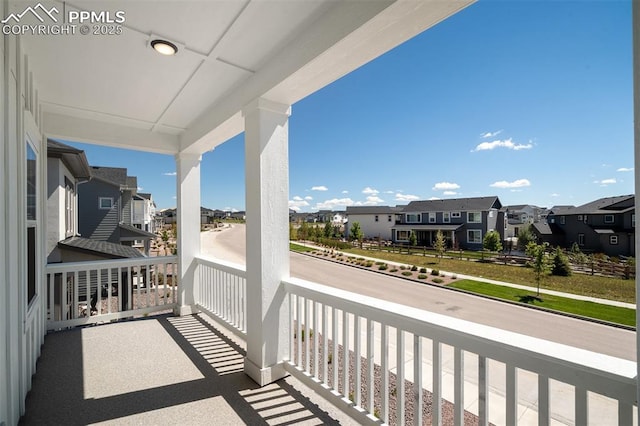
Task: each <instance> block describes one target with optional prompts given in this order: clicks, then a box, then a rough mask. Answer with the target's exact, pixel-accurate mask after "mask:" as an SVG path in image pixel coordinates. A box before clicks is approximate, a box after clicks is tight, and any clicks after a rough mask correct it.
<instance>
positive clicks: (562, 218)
mask: <svg viewBox="0 0 640 426" xmlns="http://www.w3.org/2000/svg"><path fill="white" fill-rule="evenodd" d="M560 224H561V225H564V224H565V218H564V216H560Z"/></svg>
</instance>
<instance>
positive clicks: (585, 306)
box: [290, 243, 636, 327]
mask: <svg viewBox="0 0 640 426" xmlns="http://www.w3.org/2000/svg"><path fill="white" fill-rule="evenodd" d="M290 249H291V250H292V251H297V252H302V253H305V254H309V255H312V256H315V257H318V258H320V259H325V260H329V261H333V262H337V263H342V264H345V265H348V266H354V267H359V268H362V269H370V270H372V271H375V272H379V273H384V274H388V275H392V276H396V277H398V278H404V279H408V280H412V281H416V282H421V283H425V284H431V285H438V286H444V287H449V288H452V289H456V290H461V291H464V292H468V293H473V294H477V295H482V296H486V297H491V298H494V299H500V300H504V301H507V302H510V303H517V304H519V305H522V306H527V307H535V308H538V309H545V310H549V311H556V312H560V313H564V314H569V315H576V316H579V317H585V318H591V319H595V320H597V321H603V322H606V323H612V324H620V325H624V326H627V327H634V326H635V316H636V311H635V310H634V309H630V308H625V307H619V306H611V305H605V304H601V303H596V302H593V301H585V300H578V299H574V298H571V297H561V296H557V295H550V294H540V295H536V294H535V292H531V291H527V290H523V289H519V288H514V287H508V286H502V285H498V284H493V283H488V282H484V281H474V280H469V279H458V277H457V275H456V274H443V273H441V272H440V271H439V270H438V269H436V268H435V267H434V265H435V266H438V265H437V264H436V263H435V262H428V263H427V264H428V265H429V266H430V268H429V269H428V268H426V266H420V265H421V263H422V264H423V265H425V259H424V257H422V258H416V257H415V256H406V255H405V256H403V257H400V258H399V256H400V255H397V254H396V255H394V256H393V257H394V259H388V261H391V262H393V263H391V264H387V263H386V262H385V260H387V259H379V260H378V259H376V260H372V259H371V258H370V257H364V256H358V255H359V254H360V253H361V252H360V251H358V253H355V254H354V253H350V254H346V253H344V252H342V251H337V250H331V249H318V248H317V247H309V246H303V245H300V244H295V243H291V244H290ZM370 254H371V253H367V255H370ZM376 254H378V253H376ZM381 254H382V253H381ZM381 257H382V256H381ZM385 257H386V256H385ZM430 260H432V259H430ZM411 261H416V263H415V264H413V263H411ZM451 266H455V265H449V267H448V268H447V270H449V271H451V270H456V269H453V268H450V267H451ZM458 266H468V265H458ZM483 267H484V269H483ZM496 267H498V268H507V269H506V270H504V271H498V270H497V268H496ZM472 268H473V270H474V272H476V274H475V275H478V276H482V277H484V278H493V277H492V275H493V276H496V275H497V276H500V277H503V276H510V277H511V278H512V279H515V280H517V284H520V285H529V286H531V283H529V282H528V280H527V279H526V278H523V277H525V276H526V275H527V274H531V270H530V269H529V268H519V267H512V266H505V265H495V264H481V263H480V264H478V263H475V262H474V265H472ZM461 273H462V272H461ZM464 273H465V274H467V275H471V274H469V271H468V268H467V269H466V270H465V271H464ZM553 278H564V279H565V281H564V283H563V284H564V285H563V286H562V289H563V290H566V291H570V290H569V289H565V288H564V287H565V286H570V285H571V283H575V282H581V284H580V285H579V286H570V287H571V289H572V290H574V291H573V292H572V293H575V294H580V293H579V292H578V291H579V290H580V289H582V288H583V287H584V285H585V283H584V281H587V282H588V283H589V284H592V285H593V284H595V282H596V280H597V281H598V282H602V281H603V280H613V281H615V282H613V283H611V282H610V281H609V284H610V288H609V289H608V291H611V290H613V289H615V288H617V286H620V285H624V287H625V290H627V288H626V287H628V286H629V285H633V286H634V287H635V285H634V282H633V281H628V280H626V282H623V283H620V282H619V281H622V280H615V279H611V278H603V277H592V276H587V275H585V276H582V275H580V276H577V277H572V278H573V279H572V280H567V279H566V278H567V277H553ZM580 278H583V280H580ZM493 279H495V278H493ZM523 281H524V282H523ZM601 285H602V283H601ZM547 288H548V287H547ZM551 288H552V289H553V290H556V291H557V290H558V284H557V281H556V280H554V284H553V285H552V286H551ZM599 290H600V291H602V288H600V289H599ZM600 291H598V290H595V291H585V292H584V293H585V294H584V295H587V296H593V293H594V292H596V293H598V295H599V296H602V294H600ZM624 298H626V297H623V299H624ZM614 299H617V300H619V299H620V297H617V298H614Z"/></svg>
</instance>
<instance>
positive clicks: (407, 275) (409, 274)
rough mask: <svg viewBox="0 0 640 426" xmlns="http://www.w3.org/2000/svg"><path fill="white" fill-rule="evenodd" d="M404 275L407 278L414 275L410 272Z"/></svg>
mask: <svg viewBox="0 0 640 426" xmlns="http://www.w3.org/2000/svg"><path fill="white" fill-rule="evenodd" d="M402 275H404V276H405V277H410V276H411V275H413V274H412V273H411V272H409V271H404V272H402Z"/></svg>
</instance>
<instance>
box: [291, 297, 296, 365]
mask: <svg viewBox="0 0 640 426" xmlns="http://www.w3.org/2000/svg"><path fill="white" fill-rule="evenodd" d="M296 297H298V296H296V295H295V294H293V293H289V336H290V338H289V362H292V363H294V364H295V362H296V360H295V351H294V345H295V340H294V338H293V337H294V335H295V326H294V321H293V316H294V311H295V299H296Z"/></svg>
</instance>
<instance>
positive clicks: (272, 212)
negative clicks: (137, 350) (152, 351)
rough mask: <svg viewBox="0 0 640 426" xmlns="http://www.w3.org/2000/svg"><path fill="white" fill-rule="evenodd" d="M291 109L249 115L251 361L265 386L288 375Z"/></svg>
mask: <svg viewBox="0 0 640 426" xmlns="http://www.w3.org/2000/svg"><path fill="white" fill-rule="evenodd" d="M290 113H291V109H290V106H289V105H283V104H279V103H275V102H271V101H268V100H265V99H257V100H255V101H253V102H252V103H250V104H249V105H247V106H246V107H245V108H244V110H243V115H244V119H245V169H246V170H245V174H246V208H247V357H246V358H245V363H244V371H245V373H246V374H247V375H249V376H250V377H251V378H252V379H253V380H254V381H256V382H257V383H258V384H259V385H261V386H264V385H266V384H268V383H271V382H273V381H275V380H278V379H280V378H282V377H284V376H286V375H287V373H286V372H285V370H284V368H283V360H284V359H286V357H287V354H288V348H289V336H290V334H289V320H288V311H289V306H288V301H287V298H286V295H285V292H284V290H283V288H282V284H281V282H282V280H283V279H284V278H287V277H288V276H289V205H288V200H289V148H288V119H289V115H290Z"/></svg>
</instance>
